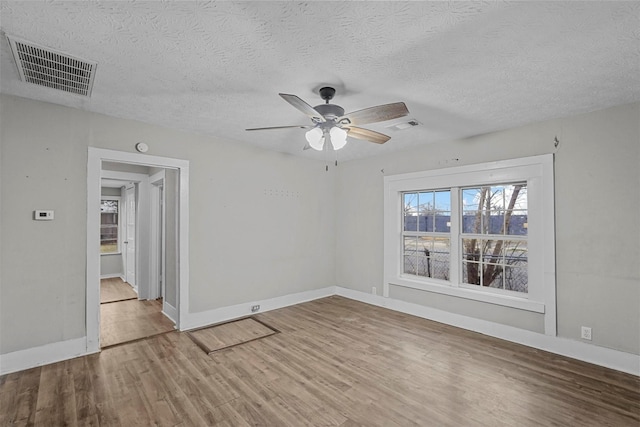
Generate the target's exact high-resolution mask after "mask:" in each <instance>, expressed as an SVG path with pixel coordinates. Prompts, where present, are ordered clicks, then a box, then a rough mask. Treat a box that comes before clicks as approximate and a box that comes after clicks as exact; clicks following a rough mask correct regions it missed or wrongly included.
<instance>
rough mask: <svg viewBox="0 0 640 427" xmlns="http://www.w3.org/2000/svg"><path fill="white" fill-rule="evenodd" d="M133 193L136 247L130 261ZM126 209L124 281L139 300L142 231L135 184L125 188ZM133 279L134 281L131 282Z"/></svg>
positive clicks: (123, 253) (124, 212)
mask: <svg viewBox="0 0 640 427" xmlns="http://www.w3.org/2000/svg"><path fill="white" fill-rule="evenodd" d="M130 191H131V192H133V194H132V197H133V205H134V209H132V210H133V227H134V228H133V233H132V234H133V244H134V245H135V246H134V247H133V259H132V260H130V259H129V250H130V247H129V240H131V238H130V237H131V236H130V235H129V215H130V213H131V212H129V210H130V206H129V200H128V198H129V194H128V192H130ZM123 206H124V209H123V210H122V213H123V214H124V215H123V217H124V218H123V219H124V227H122V229H121V230H122V231H123V236H122V238H123V239H124V242H122V244H123V245H124V246H123V247H122V261H123V262H122V267H123V270H124V281H125V282H127V283H128V284H129V285H131V286H132V287H133V289H134V290H135V291H136V293H137V294H138V298H139V299H140V298H141V293H140V292H138V279H137V277H138V258H139V253H138V246H137V244H138V239H139V238H140V234H142V233H140V230H138V228H139V227H138V213H139V212H138V211H139V209H138V186H137V185H136V184H134V183H130V184H129V185H127V186H125V188H124V203H123ZM129 261H131V264H132V265H133V268H131V266H130V265H129ZM131 270H133V273H132V275H131V276H129V271H131ZM131 279H133V280H131Z"/></svg>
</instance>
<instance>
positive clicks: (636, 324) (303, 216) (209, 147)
mask: <svg viewBox="0 0 640 427" xmlns="http://www.w3.org/2000/svg"><path fill="white" fill-rule="evenodd" d="M0 109H1V110H2V115H0V120H1V123H0V141H1V144H2V145H1V147H0V148H1V149H0V162H1V170H0V186H1V188H0V190H1V202H0V208H1V218H0V235H1V236H2V239H0V245H1V246H0V253H1V261H0V353H3V354H4V353H8V352H12V351H17V350H22V349H27V348H31V347H36V346H40V345H45V344H48V343H54V342H59V341H63V340H68V339H73V338H79V337H82V336H84V335H85V288H86V284H85V269H86V262H85V260H86V192H87V188H86V184H87V182H86V180H87V175H86V173H87V172H86V171H87V147H88V146H93V147H99V148H108V149H114V150H122V151H129V152H134V151H135V149H134V146H135V143H136V142H139V141H145V142H146V143H147V144H149V146H150V151H149V154H152V155H158V156H167V157H175V158H183V159H188V160H190V162H191V163H190V172H191V175H190V195H191V198H190V218H189V219H190V230H191V235H190V236H189V242H190V254H191V260H190V261H191V263H190V279H191V280H190V288H189V289H190V295H189V299H190V301H189V302H190V307H191V310H192V311H193V312H199V311H204V310H209V309H215V308H218V307H225V306H229V305H233V304H238V303H241V302H248V301H254V300H260V299H265V298H271V297H277V296H282V295H287V294H291V293H294V292H301V291H305V290H312V289H318V288H322V287H325V286H330V285H334V284H338V285H341V286H345V287H348V288H351V289H356V290H361V291H363V292H367V293H369V292H370V291H371V287H372V286H377V287H378V289H380V286H381V284H382V264H383V263H382V256H383V255H382V254H383V247H382V242H383V233H382V229H383V218H382V206H383V205H382V197H383V192H382V185H383V181H382V177H383V173H381V169H384V173H385V174H397V173H405V172H413V171H422V170H429V169H434V168H443V167H448V166H453V165H461V164H471V163H479V162H485V161H492V160H500V159H509V158H515V157H523V156H530V155H537V154H544V153H550V152H556V210H557V212H556V226H557V234H556V236H557V239H556V248H557V276H558V287H557V298H558V304H557V308H558V332H559V335H560V336H563V337H568V338H572V339H579V333H580V330H579V329H580V326H581V325H586V326H591V327H592V328H593V343H594V344H596V345H600V346H605V347H610V348H614V349H619V350H622V351H627V352H631V353H640V350H639V347H640V343H639V337H640V263H639V262H638V259H640V253H639V244H638V242H639V241H640V225H639V223H638V222H637V216H638V212H640V198H639V197H638V190H637V188H638V187H639V186H640V172H639V168H638V165H639V164H640V152H639V146H640V135H639V134H640V130H639V127H638V121H639V119H640V106H639V105H638V104H635V105H631V106H621V107H616V108H611V109H607V110H604V111H600V112H595V113H591V114H586V115H581V116H577V117H573V118H567V119H561V120H552V121H548V122H544V123H538V124H533V125H528V126H523V127H520V128H517V129H512V130H508V131H504V132H497V133H494V134H489V135H483V136H479V137H475V138H469V139H466V140H457V141H449V142H443V143H438V144H429V145H425V146H424V147H423V148H420V149H415V150H411V151H407V152H401V153H392V154H387V155H385V156H380V157H376V158H369V159H364V160H359V161H352V162H346V163H343V164H341V165H340V166H339V167H338V168H337V169H334V168H330V171H329V172H328V173H327V172H325V171H324V163H322V162H315V161H310V160H307V159H300V158H297V157H293V156H289V155H285V154H281V153H274V152H269V151H264V150H260V149H257V148H252V147H246V146H243V145H241V144H237V143H230V142H225V141H222V140H218V139H215V138H211V137H205V136H199V135H194V134H188V133H184V132H178V131H173V130H169V129H165V128H161V127H158V126H151V125H146V124H142V123H139V122H135V121H130V120H122V119H117V118H112V117H107V116H104V115H100V114H94V113H88V112H82V111H78V110H74V109H70V108H66V107H60V106H55V105H52V104H47V103H41V102H37V101H30V100H26V99H22V98H17V97H12V96H7V95H0ZM405 132H410V130H407V131H405ZM556 135H557V136H558V138H559V139H560V145H559V147H558V148H557V149H556V148H555V147H554V145H553V139H554V137H555V136H556ZM291 143H292V144H296V143H300V141H299V140H297V141H291ZM390 143H393V140H392V141H390ZM455 159H459V160H455ZM35 209H54V210H55V211H56V219H55V220H54V221H50V222H49V221H41V222H37V221H33V220H32V211H33V210H35ZM605 214H606V215H615V216H616V218H617V221H615V222H610V223H607V224H605V225H603V226H598V227H595V226H594V224H602V221H601V220H600V219H601V217H602V215H605ZM256 218H258V219H259V220H256ZM52 248H54V250H52ZM593 248H600V249H601V251H600V257H598V258H594V257H593V256H592V254H593ZM391 294H392V296H393V297H396V298H400V299H405V300H410V301H412V302H418V303H420V304H424V305H429V306H432V307H436V308H439V309H443V310H447V311H451V312H460V313H462V314H468V315H471V316H474V317H477V318H480V319H488V320H493V321H496V322H501V323H505V324H511V325H514V326H518V327H521V328H525V329H530V330H540V319H539V318H537V317H536V315H535V314H534V315H532V314H530V313H526V314H524V315H523V314H522V313H518V311H513V312H511V311H510V309H505V310H500V311H499V312H496V310H495V306H493V305H486V304H483V303H478V302H473V301H469V302H465V303H461V302H460V301H457V299H456V298H450V297H449V298H442V297H438V296H435V295H431V294H429V293H427V292H420V293H419V296H418V295H416V292H414V291H406V290H404V289H392V292H391Z"/></svg>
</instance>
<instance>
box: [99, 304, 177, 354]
mask: <svg viewBox="0 0 640 427" xmlns="http://www.w3.org/2000/svg"><path fill="white" fill-rule="evenodd" d="M174 329H175V325H174V323H173V322H172V321H171V320H169V319H168V318H167V317H166V316H165V315H164V314H162V301H161V300H153V301H138V300H127V301H117V302H112V303H109V304H101V305H100V346H101V347H102V348H105V347H108V346H111V345H116V344H121V343H123V342H129V341H134V340H137V339H141V338H146V337H149V336H152V335H157V334H162V333H165V332H169V331H173V330H174Z"/></svg>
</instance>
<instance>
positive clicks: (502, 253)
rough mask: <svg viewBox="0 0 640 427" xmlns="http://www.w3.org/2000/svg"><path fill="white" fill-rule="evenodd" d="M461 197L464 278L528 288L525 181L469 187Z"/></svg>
mask: <svg viewBox="0 0 640 427" xmlns="http://www.w3.org/2000/svg"><path fill="white" fill-rule="evenodd" d="M462 200H463V209H464V210H463V217H462V248H463V259H462V263H463V265H462V270H463V271H462V273H463V277H462V279H463V282H464V283H467V284H471V285H478V286H485V287H491V288H498V289H505V290H510V291H517V292H527V291H528V275H527V263H528V259H527V255H528V251H527V227H528V223H527V221H528V219H527V218H528V215H527V208H528V207H527V191H526V185H525V184H506V185H494V186H483V187H476V188H466V189H463V190H462Z"/></svg>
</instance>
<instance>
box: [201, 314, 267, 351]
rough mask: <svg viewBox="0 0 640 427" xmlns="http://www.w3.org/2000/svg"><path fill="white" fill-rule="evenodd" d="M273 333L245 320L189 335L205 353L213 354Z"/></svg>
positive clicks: (248, 319) (249, 319) (265, 327)
mask: <svg viewBox="0 0 640 427" xmlns="http://www.w3.org/2000/svg"><path fill="white" fill-rule="evenodd" d="M275 333H276V331H274V330H273V329H270V328H268V327H267V326H265V325H263V324H262V323H260V322H257V321H255V320H254V319H251V318H247V319H242V320H236V321H233V322H228V323H224V324H221V325H215V326H210V327H208V328H202V329H198V330H195V331H191V332H189V335H190V336H191V337H192V338H193V339H194V340H195V341H196V343H198V344H199V345H200V346H201V347H202V348H203V349H204V350H205V351H206V352H207V353H213V352H214V351H219V350H222V349H224V348H228V347H233V346H236V345H238V344H242V343H246V342H249V341H253V340H255V339H258V338H264V337H268V336H269V335H273V334H275Z"/></svg>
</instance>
